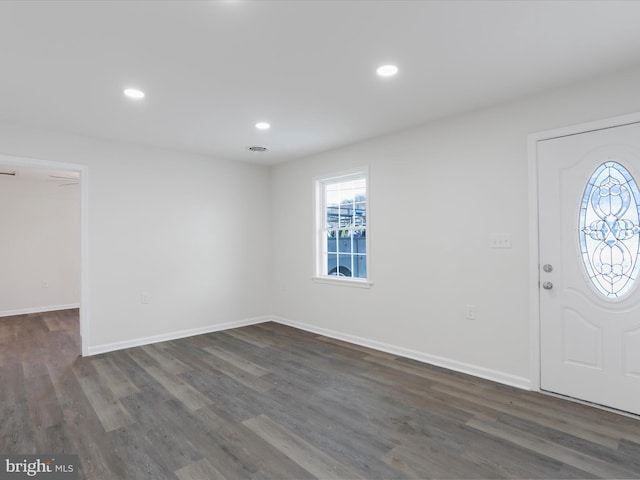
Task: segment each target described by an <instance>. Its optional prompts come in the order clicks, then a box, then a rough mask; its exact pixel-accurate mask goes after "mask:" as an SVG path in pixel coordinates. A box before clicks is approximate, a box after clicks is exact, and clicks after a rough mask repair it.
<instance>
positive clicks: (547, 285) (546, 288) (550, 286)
mask: <svg viewBox="0 0 640 480" xmlns="http://www.w3.org/2000/svg"><path fill="white" fill-rule="evenodd" d="M542 288H544V289H545V290H551V289H552V288H553V283H551V282H544V283H543V284H542Z"/></svg>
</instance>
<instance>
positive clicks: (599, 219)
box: [578, 161, 640, 298]
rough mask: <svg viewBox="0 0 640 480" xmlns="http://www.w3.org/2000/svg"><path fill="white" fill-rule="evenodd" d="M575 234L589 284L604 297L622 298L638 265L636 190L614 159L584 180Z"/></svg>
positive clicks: (639, 225)
mask: <svg viewBox="0 0 640 480" xmlns="http://www.w3.org/2000/svg"><path fill="white" fill-rule="evenodd" d="M578 233H579V237H580V238H579V241H580V250H581V253H582V261H583V263H584V266H585V268H586V270H587V273H588V274H589V278H590V279H591V282H592V283H593V285H594V286H595V287H596V289H597V290H598V291H599V292H600V293H601V294H602V295H604V296H605V297H608V298H619V297H622V296H623V295H624V294H625V293H627V292H628V291H629V289H630V288H631V286H632V285H633V282H634V280H635V279H636V276H637V275H638V269H639V268H640V259H639V258H638V257H639V255H640V192H639V191H638V185H637V184H636V182H635V180H634V179H633V177H632V176H631V174H630V173H629V172H628V171H627V169H626V168H624V167H623V166H622V165H621V164H619V163H618V162H613V161H610V162H606V163H603V164H602V165H600V166H599V167H598V168H597V169H596V171H595V172H594V173H593V175H592V176H591V178H590V179H589V181H588V182H587V186H586V188H585V191H584V194H583V196H582V204H581V208H580V219H579V229H578Z"/></svg>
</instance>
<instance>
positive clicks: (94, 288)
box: [0, 124, 270, 353]
mask: <svg viewBox="0 0 640 480" xmlns="http://www.w3.org/2000/svg"><path fill="white" fill-rule="evenodd" d="M0 153H2V154H3V155H9V156H21V157H32V158H36V159H42V160H47V161H54V162H67V163H74V164H80V165H87V166H88V188H89V198H88V237H89V238H88V261H87V264H88V265H87V268H88V273H89V275H88V292H86V293H87V294H88V298H89V306H90V307H89V311H88V312H83V315H86V317H87V318H88V320H89V325H90V328H89V329H88V332H85V335H87V337H88V338H85V339H84V340H85V342H86V344H87V347H88V350H89V353H96V352H99V351H104V350H108V349H113V348H119V347H123V346H127V345H129V344H135V343H141V342H145V341H151V340H157V339H161V338H170V337H172V336H174V335H180V334H187V333H194V332H200V331H207V330H214V329H216V328H220V327H222V326H225V325H228V324H230V322H244V321H251V319H254V318H256V317H260V316H263V315H266V314H268V313H269V311H270V302H269V295H268V284H269V282H268V275H269V270H268V263H269V238H270V233H269V219H268V214H269V199H270V193H269V170H268V169H267V168H266V167H262V166H256V165H249V164H240V163H232V162H228V161H223V160H216V159H211V158H206V157H201V156H196V155H189V154H184V153H177V152H171V151H166V150H160V149H150V148H144V147H137V146H132V145H127V144H119V143H115V142H107V141H98V140H93V139H89V138H83V137H77V136H73V135H65V134H60V133H53V132H47V131H41V130H35V129H26V128H21V127H18V126H12V125H8V124H0ZM143 291H144V292H149V294H150V299H151V302H150V303H149V304H146V305H143V304H141V303H140V294H141V292H143Z"/></svg>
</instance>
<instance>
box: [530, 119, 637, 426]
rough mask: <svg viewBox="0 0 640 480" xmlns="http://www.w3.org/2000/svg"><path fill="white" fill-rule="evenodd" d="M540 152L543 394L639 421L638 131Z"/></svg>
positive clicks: (558, 142) (552, 142)
mask: <svg viewBox="0 0 640 480" xmlns="http://www.w3.org/2000/svg"><path fill="white" fill-rule="evenodd" d="M537 148H538V157H537V159H538V181H539V183H538V199H539V200H538V202H539V205H538V206H539V233H540V238H539V241H540V252H539V259H540V361H541V365H540V367H541V370H540V382H541V383H540V384H541V388H542V389H543V390H547V391H550V392H555V393H558V394H561V395H566V396H570V397H575V398H578V399H582V400H586V401H589V402H593V403H596V404H600V405H605V406H608V407H612V408H616V409H619V410H624V411H627V412H632V413H636V414H640V279H637V278H636V277H639V276H640V275H638V267H640V259H639V258H638V255H639V249H640V226H639V223H640V222H639V214H638V209H639V208H640V206H639V204H640V193H638V188H637V186H636V185H635V183H634V181H635V182H638V181H640V124H638V123H635V124H630V125H624V126H619V127H615V128H606V129H602V130H596V131H590V132H585V133H581V134H577V135H569V136H565V137H560V138H554V139H549V140H543V141H539V142H538V144H537ZM634 279H635V280H634Z"/></svg>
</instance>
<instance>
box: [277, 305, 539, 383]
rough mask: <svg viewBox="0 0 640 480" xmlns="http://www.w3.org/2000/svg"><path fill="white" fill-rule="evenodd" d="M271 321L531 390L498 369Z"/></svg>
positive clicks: (281, 320)
mask: <svg viewBox="0 0 640 480" xmlns="http://www.w3.org/2000/svg"><path fill="white" fill-rule="evenodd" d="M271 321H273V322H276V323H281V324H283V325H288V326H290V327H294V328H299V329H300V330H305V331H307V332H312V333H317V334H319V335H323V336H325V337H331V338H335V339H337V340H343V341H345V342H349V343H354V344H356V345H361V346H363V347H368V348H373V349H374V350H380V351H382V352H387V353H391V354H392V355H398V356H400V357H406V358H411V359H413V360H418V361H419V362H423V363H428V364H430V365H435V366H438V367H443V368H446V369H449V370H453V371H456V372H460V373H466V374H468V375H473V376H475V377H480V378H484V379H486V380H491V381H494V382H498V383H502V384H504V385H509V386H512V387H516V388H520V389H522V390H531V381H530V380H529V379H528V378H526V377H520V376H517V375H512V374H510V373H506V372H501V371H499V370H492V369H490V368H485V367H480V366H477V365H473V364H470V363H465V362H459V361H457V360H452V359H450V358H445V357H440V356H437V355H430V354H427V353H423V352H419V351H417V350H411V349H408V348H404V347H399V346H396V345H390V344H387V343H383V342H378V341H376V340H370V339H368V338H363V337H358V336H355V335H349V334H346V333H341V332H337V331H335V330H329V329H326V328H319V327H315V326H313V325H309V324H306V323H300V322H295V321H293V320H288V319H286V318H282V317H278V316H274V315H272V316H271Z"/></svg>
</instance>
